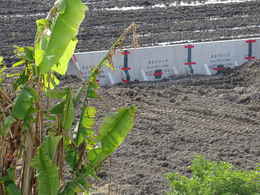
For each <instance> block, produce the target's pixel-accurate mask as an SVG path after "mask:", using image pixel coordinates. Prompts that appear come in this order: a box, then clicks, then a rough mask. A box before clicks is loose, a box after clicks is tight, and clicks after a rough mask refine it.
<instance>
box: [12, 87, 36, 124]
mask: <svg viewBox="0 0 260 195" xmlns="http://www.w3.org/2000/svg"><path fill="white" fill-rule="evenodd" d="M35 96H36V92H35V91H34V89H32V88H28V87H25V88H24V89H23V90H22V91H21V93H20V95H19V96H18V97H17V98H16V101H15V105H14V107H13V110H12V116H14V117H15V118H18V119H20V120H24V119H25V117H26V116H27V115H28V114H29V113H28V112H29V111H31V110H32V109H31V108H32V107H33V102H34V100H35V98H36V97H35Z"/></svg>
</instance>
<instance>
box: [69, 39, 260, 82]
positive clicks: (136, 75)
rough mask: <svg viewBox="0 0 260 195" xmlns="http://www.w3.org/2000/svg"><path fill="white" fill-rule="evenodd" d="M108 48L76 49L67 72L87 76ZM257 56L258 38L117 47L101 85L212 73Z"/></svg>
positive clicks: (101, 79) (259, 53)
mask: <svg viewBox="0 0 260 195" xmlns="http://www.w3.org/2000/svg"><path fill="white" fill-rule="evenodd" d="M106 52H107V51H97V52H83V53H76V54H75V56H74V58H73V60H72V62H71V64H70V68H69V71H68V74H72V75H79V76H81V77H83V79H86V78H87V76H88V73H89V71H90V69H91V68H92V67H93V66H95V65H96V64H98V63H99V61H100V60H101V59H102V57H103V56H104V55H105V54H106ZM258 58H260V38H254V39H250V40H248V39H243V40H228V41H214V42H204V43H192V44H178V45H173V46H160V47H145V48H137V49H129V50H125V51H117V52H116V55H115V56H114V57H113V63H114V65H115V67H116V70H115V71H111V70H109V69H108V68H104V69H103V72H102V74H101V75H100V77H99V78H98V79H99V81H100V84H101V85H113V84H116V83H120V82H130V81H135V80H138V81H155V80H161V79H164V78H174V77H175V76H179V75H189V74H195V75H213V74H216V73H217V72H219V71H222V70H223V69H224V68H227V67H231V68H233V67H235V66H239V65H241V64H243V63H245V62H246V61H248V60H253V59H258Z"/></svg>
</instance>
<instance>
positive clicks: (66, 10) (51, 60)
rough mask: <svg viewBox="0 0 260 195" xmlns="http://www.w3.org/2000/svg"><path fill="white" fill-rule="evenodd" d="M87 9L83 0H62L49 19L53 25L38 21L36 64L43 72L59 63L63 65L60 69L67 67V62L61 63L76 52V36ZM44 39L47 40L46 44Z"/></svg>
mask: <svg viewBox="0 0 260 195" xmlns="http://www.w3.org/2000/svg"><path fill="white" fill-rule="evenodd" d="M86 10H87V7H86V6H85V5H84V4H83V3H82V2H81V0H60V1H59V3H58V4H56V7H54V8H53V9H52V10H51V13H50V15H53V16H52V17H51V18H50V19H49V20H50V22H51V25H45V23H47V22H46V21H45V22H38V23H40V25H38V26H41V29H40V27H38V29H39V32H38V33H37V41H36V44H35V45H36V47H35V56H37V60H36V65H39V67H40V71H41V72H42V73H47V72H49V71H50V70H51V69H52V67H53V66H55V65H57V64H59V63H60V64H59V66H61V67H59V71H63V70H65V69H66V68H67V67H66V66H67V64H61V63H62V62H66V61H67V58H71V56H72V54H73V52H74V49H75V44H76V42H75V37H76V36H77V34H78V30H79V26H80V24H81V22H82V21H83V19H84V17H85V11H86ZM44 32H46V33H44ZM48 36H49V37H48ZM43 40H45V42H47V43H46V44H45V45H44V44H43ZM63 55H67V56H66V57H64V56H63ZM70 55H71V56H70Z"/></svg>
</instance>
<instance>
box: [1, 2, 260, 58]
mask: <svg viewBox="0 0 260 195" xmlns="http://www.w3.org/2000/svg"><path fill="white" fill-rule="evenodd" d="M86 2H87V4H88V5H89V8H90V11H89V13H88V15H87V18H86V20H85V21H84V23H83V24H82V27H81V30H80V34H79V44H78V50H79V51H93V50H103V49H107V48H109V47H110V46H111V44H112V42H113V41H114V40H115V39H116V38H117V37H118V36H119V34H120V33H121V32H122V31H123V29H124V28H126V27H127V26H128V25H129V24H131V23H132V22H136V23H137V24H139V25H140V27H139V35H140V36H139V38H140V42H141V44H142V45H143V46H151V45H158V44H159V43H162V42H168V43H169V44H170V43H171V42H176V41H184V42H185V41H205V40H220V39H233V38H242V37H243V38H244V37H252V36H257V35H259V25H260V16H259V13H260V2H259V1H251V2H244V3H229V4H210V5H204V6H190V7H189V6H178V7H176V6H172V7H166V8H160V7H155V8H152V7H151V6H153V5H156V4H165V5H167V3H168V4H169V3H172V2H173V1H169V0H168V1H163V0H157V1H152V3H151V1H147V0H133V1H126V0H123V1H117V0H109V1H98V0H93V1H91V0H89V1H86ZM186 2H188V1H186ZM52 4H53V0H43V1H40V2H39V1H38V0H23V1H21V0H12V1H3V0H1V1H0V5H1V6H0V30H1V31H0V32H1V33H0V45H1V47H0V55H4V56H10V55H11V54H12V50H13V47H12V46H13V45H20V46H25V45H32V44H33V40H34V33H35V20H36V19H38V18H42V17H45V16H46V13H47V11H48V10H49V9H50V7H51V5H52ZM129 6H130V7H131V6H142V7H143V9H140V10H128V11H111V10H107V9H108V8H112V7H129ZM126 44H127V45H128V44H129V43H126Z"/></svg>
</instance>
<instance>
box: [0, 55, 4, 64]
mask: <svg viewBox="0 0 260 195" xmlns="http://www.w3.org/2000/svg"><path fill="white" fill-rule="evenodd" d="M3 63H4V58H3V57H2V56H0V65H2V64H3Z"/></svg>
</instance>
